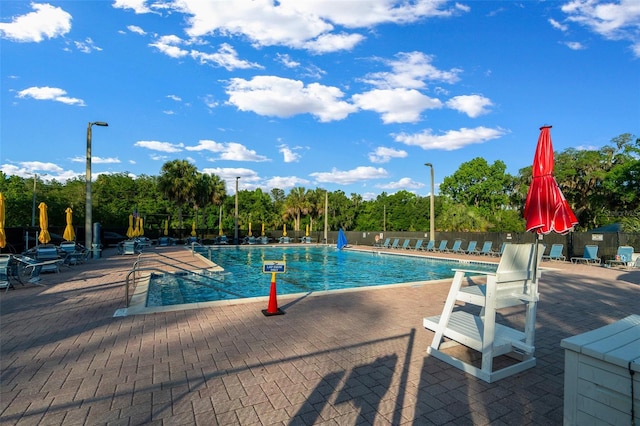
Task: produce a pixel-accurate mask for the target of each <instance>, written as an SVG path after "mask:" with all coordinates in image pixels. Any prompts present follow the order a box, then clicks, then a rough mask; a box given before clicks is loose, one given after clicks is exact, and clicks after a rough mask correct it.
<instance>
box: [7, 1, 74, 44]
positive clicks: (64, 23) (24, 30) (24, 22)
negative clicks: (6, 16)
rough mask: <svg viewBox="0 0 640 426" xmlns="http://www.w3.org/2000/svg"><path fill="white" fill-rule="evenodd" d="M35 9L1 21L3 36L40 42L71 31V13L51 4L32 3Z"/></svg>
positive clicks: (15, 39) (14, 39)
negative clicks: (7, 20) (9, 19)
mask: <svg viewBox="0 0 640 426" xmlns="http://www.w3.org/2000/svg"><path fill="white" fill-rule="evenodd" d="M31 7H32V9H33V10H34V11H33V12H29V13H27V14H26V15H22V16H18V17H14V18H13V20H12V21H11V22H2V23H0V34H2V37H3V38H6V39H9V40H12V41H17V42H21V43H28V42H35V43H39V42H41V41H42V40H44V39H45V38H48V39H51V38H56V37H61V36H64V35H65V34H67V33H68V32H69V31H71V15H70V14H69V13H67V12H65V11H64V10H62V9H61V8H59V7H54V6H51V5H50V4H46V3H45V4H38V3H31Z"/></svg>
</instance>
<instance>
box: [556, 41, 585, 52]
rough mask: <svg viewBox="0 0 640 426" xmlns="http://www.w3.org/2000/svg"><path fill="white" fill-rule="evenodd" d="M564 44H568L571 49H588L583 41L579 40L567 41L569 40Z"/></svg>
mask: <svg viewBox="0 0 640 426" xmlns="http://www.w3.org/2000/svg"><path fill="white" fill-rule="evenodd" d="M562 44H564V45H565V46H567V47H568V48H569V49H571V50H584V49H586V47H585V46H584V45H583V44H582V43H580V42H579V41H567V42H564V43H562Z"/></svg>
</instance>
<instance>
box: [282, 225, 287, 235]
mask: <svg viewBox="0 0 640 426" xmlns="http://www.w3.org/2000/svg"><path fill="white" fill-rule="evenodd" d="M282 229H283V231H282V236H283V237H286V236H287V224H286V223H285V224H284V228H282Z"/></svg>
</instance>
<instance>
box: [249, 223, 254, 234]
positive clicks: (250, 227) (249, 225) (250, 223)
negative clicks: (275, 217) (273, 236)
mask: <svg viewBox="0 0 640 426" xmlns="http://www.w3.org/2000/svg"><path fill="white" fill-rule="evenodd" d="M249 236H250V237H253V235H251V222H249Z"/></svg>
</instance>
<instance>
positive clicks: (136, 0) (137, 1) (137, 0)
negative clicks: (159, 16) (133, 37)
mask: <svg viewBox="0 0 640 426" xmlns="http://www.w3.org/2000/svg"><path fill="white" fill-rule="evenodd" d="M146 2H147V0H115V2H114V3H113V7H115V8H117V9H132V10H133V11H134V12H135V13H136V14H142V13H151V12H153V10H152V9H150V8H148V7H147V6H146V4H145V3H146Z"/></svg>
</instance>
